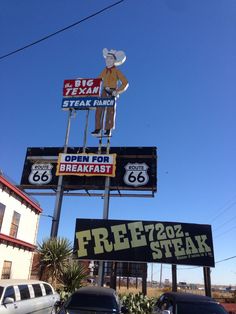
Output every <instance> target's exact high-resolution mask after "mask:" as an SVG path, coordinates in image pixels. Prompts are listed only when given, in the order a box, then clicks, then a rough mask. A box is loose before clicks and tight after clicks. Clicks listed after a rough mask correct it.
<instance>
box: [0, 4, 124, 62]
mask: <svg viewBox="0 0 236 314" xmlns="http://www.w3.org/2000/svg"><path fill="white" fill-rule="evenodd" d="M124 1H125V0H120V1H118V2H115V3H113V4H111V5H109V6H107V7H105V8H103V9H101V10H99V11H97V12H95V13H93V14H91V15H89V16H87V17H85V18H83V19H82V20H79V21H77V22H75V23H73V24H71V25H69V26H67V27H64V28H62V29H60V30H58V31H56V32H54V33H52V34H49V35H47V36H45V37H43V38H41V39H38V40H36V41H34V42H32V43H31V44H28V45H26V46H24V47H21V48H19V49H16V50H14V51H11V52H9V53H7V54H5V55H2V56H0V60H2V59H5V58H7V57H9V56H11V55H13V54H16V53H18V52H20V51H22V50H25V49H27V48H30V47H32V46H34V45H36V44H38V43H40V42H42V41H44V40H47V39H49V38H51V37H53V36H55V35H57V34H59V33H62V32H64V31H66V30H68V29H70V28H72V27H74V26H76V25H78V24H80V23H82V22H85V21H87V20H89V19H91V18H93V17H95V16H96V15H99V14H101V13H103V12H104V11H106V10H109V9H111V8H113V7H114V6H116V5H118V4H120V3H121V2H124Z"/></svg>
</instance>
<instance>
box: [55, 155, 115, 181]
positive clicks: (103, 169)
mask: <svg viewBox="0 0 236 314" xmlns="http://www.w3.org/2000/svg"><path fill="white" fill-rule="evenodd" d="M115 169H116V154H110V155H108V154H107V155H103V154H59V159H58V164H57V172H56V175H57V176H60V175H70V176H71V175H75V176H107V177H114V176H115Z"/></svg>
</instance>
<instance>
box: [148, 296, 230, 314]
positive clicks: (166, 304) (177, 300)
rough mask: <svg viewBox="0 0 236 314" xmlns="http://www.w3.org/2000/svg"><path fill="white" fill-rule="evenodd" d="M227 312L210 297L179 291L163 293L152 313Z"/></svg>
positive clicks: (225, 313)
mask: <svg viewBox="0 0 236 314" xmlns="http://www.w3.org/2000/svg"><path fill="white" fill-rule="evenodd" d="M189 313H191V314H227V312H226V311H225V309H224V308H223V306H221V305H220V304H219V303H218V302H216V301H215V300H214V299H212V298H210V297H206V296H203V295H196V294H191V293H181V292H166V293H163V294H162V295H161V296H160V297H159V299H158V300H157V302H156V304H155V305H154V308H153V312H152V314H189Z"/></svg>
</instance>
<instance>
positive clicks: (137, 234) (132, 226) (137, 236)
mask: <svg viewBox="0 0 236 314" xmlns="http://www.w3.org/2000/svg"><path fill="white" fill-rule="evenodd" d="M128 228H129V230H130V233H131V242H130V243H131V246H132V247H139V246H146V245H147V241H146V238H145V235H142V231H143V223H142V222H141V221H139V222H131V223H129V224H128Z"/></svg>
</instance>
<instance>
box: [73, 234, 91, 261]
mask: <svg viewBox="0 0 236 314" xmlns="http://www.w3.org/2000/svg"><path fill="white" fill-rule="evenodd" d="M76 239H77V240H78V248H79V249H78V252H77V253H78V257H83V256H87V255H88V252H87V250H86V249H85V245H86V244H88V243H89V240H91V233H90V230H85V231H79V232H76Z"/></svg>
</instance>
